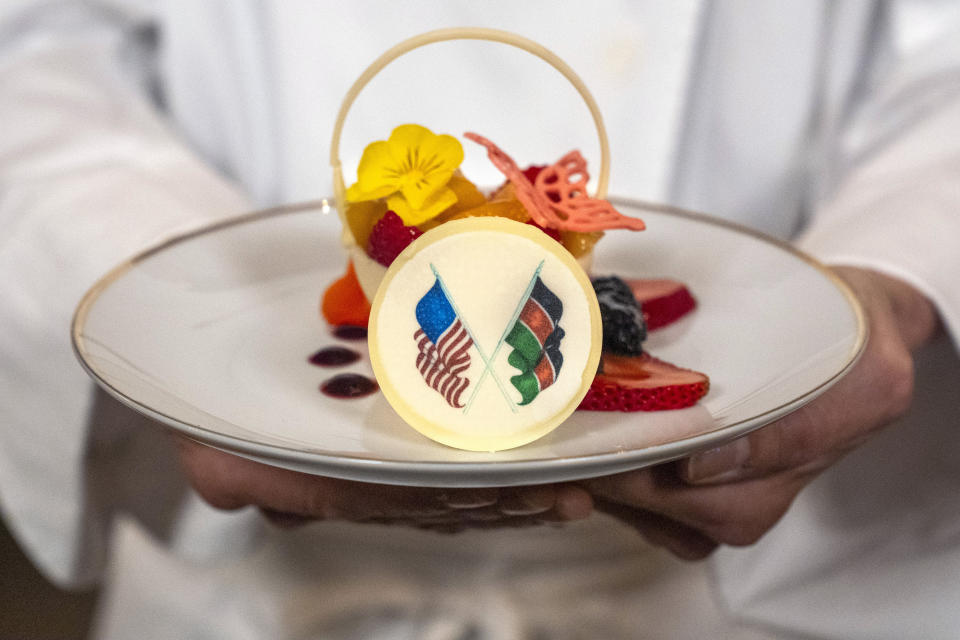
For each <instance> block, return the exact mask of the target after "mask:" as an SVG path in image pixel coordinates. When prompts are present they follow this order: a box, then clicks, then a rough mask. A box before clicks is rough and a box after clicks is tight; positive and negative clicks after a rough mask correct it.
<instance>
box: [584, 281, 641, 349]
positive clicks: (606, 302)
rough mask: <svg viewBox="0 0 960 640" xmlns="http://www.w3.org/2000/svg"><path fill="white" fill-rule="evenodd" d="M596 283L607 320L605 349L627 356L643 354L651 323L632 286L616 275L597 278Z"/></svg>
mask: <svg viewBox="0 0 960 640" xmlns="http://www.w3.org/2000/svg"><path fill="white" fill-rule="evenodd" d="M592 283H593V290H594V291H595V292H596V294H597V302H599V303H600V317H601V318H602V320H603V350H604V351H606V352H610V353H616V354H618V355H624V356H638V355H640V354H641V353H643V348H642V346H641V343H642V342H643V341H644V340H646V339H647V325H646V323H645V322H644V320H643V313H641V311H640V305H639V303H637V299H636V298H634V297H633V292H631V291H630V287H629V286H627V283H626V282H624V281H623V280H621V279H620V278H618V277H616V276H606V277H603V278H594V279H593V281H592Z"/></svg>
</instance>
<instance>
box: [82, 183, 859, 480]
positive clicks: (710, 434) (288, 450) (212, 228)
mask: <svg viewBox="0 0 960 640" xmlns="http://www.w3.org/2000/svg"><path fill="white" fill-rule="evenodd" d="M610 200H611V202H614V203H619V204H623V205H626V206H630V207H635V208H639V209H645V210H648V211H653V212H657V213H662V214H666V215H672V216H677V217H680V218H687V219H690V220H695V221H697V222H701V223H704V224H708V225H711V226H715V227H721V228H725V229H729V230H732V231H735V232H737V233H741V234H743V235H747V236H750V237H752V238H755V239H756V240H759V241H761V242H764V243H767V244H770V245H773V246H776V247H778V248H780V249H782V250H784V251H786V252H787V253H789V254H792V255H793V256H795V257H797V258H799V259H801V260H802V261H803V262H805V263H807V264H808V265H810V266H811V267H813V268H815V269H816V270H817V271H818V272H820V273H821V274H822V275H823V276H825V277H826V278H827V279H828V280H829V281H830V282H831V283H832V284H833V285H834V286H835V287H836V288H837V289H838V290H839V291H840V292H841V293H842V294H843V296H844V297H845V299H846V300H847V303H848V304H849V306H850V308H851V310H852V311H853V313H854V317H855V318H856V325H857V337H856V341H855V342H854V344H853V347H852V348H851V350H850V354H849V355H848V356H847V361H846V363H845V364H844V365H843V366H842V367H841V368H840V369H839V370H838V371H837V372H836V373H835V374H834V375H832V376H831V377H830V378H828V379H826V380H824V381H822V382H821V383H820V384H819V385H817V386H815V387H813V388H811V389H810V390H808V391H807V392H805V393H802V394H800V395H798V396H797V397H795V398H793V399H791V400H789V401H787V402H784V403H782V404H780V405H778V406H776V407H774V408H771V409H768V410H767V411H764V412H762V413H759V414H757V415H754V416H750V417H748V418H744V419H742V420H738V421H737V422H735V423H733V424H729V425H725V426H723V427H720V428H718V429H713V430H711V431H706V432H704V433H701V434H698V435H695V436H691V437H689V438H682V439H680V440H676V441H673V442H667V443H662V444H657V445H652V446H650V447H644V448H641V449H633V450H630V451H631V452H641V451H643V452H664V456H663V457H662V458H661V457H656V456H652V457H656V458H657V459H656V460H655V461H652V462H650V464H659V463H661V462H666V461H668V460H670V459H673V458H678V457H683V456H686V455H689V453H690V452H692V451H694V450H697V449H699V448H701V447H707V446H717V445H718V444H721V443H722V442H725V441H728V440H733V439H735V438H737V437H740V436H743V435H745V434H746V433H749V432H750V431H753V430H754V429H757V428H760V427H762V426H764V425H766V424H769V422H770V421H772V419H776V417H779V416H780V415H781V414H783V413H784V412H785V411H786V410H788V409H789V408H791V407H792V408H793V409H794V410H795V409H798V408H800V407H801V406H803V405H804V404H805V403H806V402H807V401H809V400H812V399H814V398H816V397H817V396H818V395H820V393H822V392H823V391H824V390H826V389H827V388H829V387H830V386H832V385H833V384H834V383H835V382H837V381H838V380H839V379H840V378H842V377H843V376H844V375H846V373H847V372H849V371H850V369H851V368H853V366H854V365H855V364H856V362H857V360H859V358H860V356H861V354H862V353H863V350H864V347H865V345H866V342H867V338H868V333H869V331H868V326H867V323H866V316H865V314H864V311H863V307H862V306H861V304H860V301H859V300H858V299H857V297H856V295H855V294H854V293H853V290H852V289H850V287H849V286H848V285H847V283H846V282H844V281H843V280H842V279H841V278H840V277H839V276H838V275H836V274H835V273H833V272H832V271H831V270H830V269H829V268H828V267H827V266H826V265H824V264H823V263H821V262H820V261H819V260H817V259H816V258H814V257H812V256H810V255H808V254H806V253H804V252H803V251H800V250H799V249H797V248H796V247H793V246H792V245H790V244H788V243H787V242H785V241H783V240H779V239H777V238H774V237H771V236H768V235H766V234H764V233H762V232H760V231H756V230H755V229H751V228H749V227H745V226H743V225H741V224H738V223H735V222H730V221H728V220H721V219H719V218H715V217H712V216H710V215H707V214H704V213H698V212H695V211H690V210H687V209H681V208H679V207H673V206H669V205H661V204H655V203H649V202H644V201H642V200H635V199H631V198H610ZM328 210H329V200H328V199H323V200H317V201H312V202H305V203H302V204H297V205H290V206H282V207H275V208H271V209H265V210H261V211H254V212H251V213H247V214H243V215H240V216H237V217H234V218H229V219H226V220H222V221H219V222H216V223H214V224H211V225H207V226H204V227H200V228H197V229H194V230H192V231H188V232H185V233H181V234H177V235H174V236H172V237H170V238H168V239H166V240H163V241H161V242H159V243H157V244H155V245H153V246H152V247H150V248H148V249H145V250H143V251H141V252H139V253H137V254H135V255H134V256H132V257H130V258H128V259H127V260H125V261H123V262H121V263H120V264H118V265H117V266H116V267H114V268H113V269H111V270H110V271H108V272H107V273H106V274H105V275H104V276H102V277H101V278H100V279H99V280H97V281H96V282H95V283H94V284H93V286H91V287H90V289H89V290H88V291H87V292H86V294H84V296H83V298H82V299H81V300H80V302H79V304H78V305H77V309H76V311H75V312H74V316H73V321H72V323H71V331H70V335H71V343H72V347H73V351H74V353H75V354H76V356H77V359H78V360H79V361H80V364H81V366H82V367H83V368H84V370H85V371H86V372H87V373H88V374H89V375H90V376H91V377H92V378H93V379H94V380H95V381H96V382H97V384H98V385H100V387H102V388H103V389H104V390H105V391H106V392H107V393H109V394H110V395H111V396H113V397H114V398H116V399H117V400H118V401H120V402H121V403H123V404H125V405H127V406H128V407H130V408H132V409H134V410H137V411H139V412H141V413H144V414H146V415H147V416H148V417H150V418H153V419H155V420H157V421H159V422H161V423H163V424H165V425H166V426H168V427H170V428H173V429H176V430H178V431H180V432H181V433H182V432H184V431H186V435H188V436H190V437H191V438H194V439H195V440H198V441H200V442H204V443H206V444H210V445H213V446H219V447H223V448H224V449H227V450H229V451H232V452H235V453H240V454H249V455H253V456H259V457H261V458H264V457H269V458H270V459H274V460H277V461H280V462H289V463H301V464H302V463H313V464H316V463H317V462H322V463H323V464H324V465H325V466H326V467H327V468H344V467H349V468H351V469H354V468H355V467H356V465H364V464H366V465H374V466H376V467H378V468H380V469H384V470H396V471H400V468H404V469H406V468H408V467H409V466H410V465H418V466H419V467H420V468H421V471H422V472H424V473H427V472H429V471H430V470H437V471H439V470H443V469H449V468H454V467H456V468H461V469H464V470H471V469H477V470H485V469H489V468H490V467H491V466H492V465H495V466H497V467H501V468H505V467H509V468H511V469H515V470H516V472H517V473H522V469H520V468H521V467H524V466H526V465H531V464H538V465H542V464H547V465H550V466H564V465H565V464H566V463H571V462H576V461H589V462H594V463H596V464H602V463H603V462H605V461H608V460H611V459H614V458H617V459H621V460H623V457H624V456H625V455H628V452H625V451H610V452H605V453H591V454H584V455H578V456H566V457H555V458H530V459H526V460H504V461H468V462H455V461H448V462H444V461H401V460H383V459H381V458H371V457H368V456H359V455H355V454H346V453H337V452H333V451H330V452H322V453H321V452H316V451H307V450H305V449H303V448H297V447H288V446H284V445H280V444H264V443H262V442H259V441H256V440H250V439H247V438H242V437H239V436H231V435H225V434H222V433H220V432H217V431H213V430H210V429H208V428H206V427H202V426H200V425H195V424H190V423H187V422H183V421H182V420H180V419H178V418H174V417H173V416H169V415H167V414H164V413H161V412H159V411H155V410H153V409H152V408H150V407H148V406H146V405H144V404H141V403H140V402H138V401H137V400H135V399H134V398H131V397H129V396H127V395H126V394H124V393H123V392H122V391H120V390H119V389H117V388H115V387H113V386H112V385H111V384H110V383H109V382H107V381H106V380H105V379H104V378H102V377H101V376H100V374H99V373H98V372H97V371H96V370H95V369H94V368H93V366H92V365H91V364H90V363H89V362H88V361H87V360H86V358H85V355H84V349H83V345H82V342H83V337H82V333H83V327H84V325H85V322H86V318H87V316H88V315H89V312H90V309H91V308H92V306H93V305H94V304H95V303H96V301H97V299H98V298H99V296H100V294H101V293H102V292H103V291H104V290H105V289H107V288H108V287H109V286H110V285H112V284H113V283H114V282H116V281H117V280H119V279H120V278H121V277H122V276H123V275H124V274H126V273H127V272H128V271H129V270H130V269H131V268H133V267H134V266H136V265H137V264H138V263H140V262H142V261H144V260H146V259H148V258H150V257H151V256H153V255H154V254H157V253H159V252H161V251H164V250H165V249H168V248H170V247H172V246H174V245H176V244H180V243H182V242H186V241H189V240H192V239H194V238H197V237H200V236H203V235H207V234H209V233H214V232H217V231H220V230H222V229H226V228H230V227H235V226H240V225H243V224H247V223H251V222H258V221H261V220H264V219H267V218H271V217H275V216H281V215H287V214H294V213H305V212H309V211H318V212H319V211H324V212H326V211H328ZM318 295H319V293H318ZM769 416H774V418H772V419H771V420H766V418H767V417H769ZM744 425H751V426H750V428H747V429H744V428H743V427H744ZM738 427H739V429H738ZM720 432H722V433H724V434H726V435H727V437H723V438H721V437H718V434H719V433H720ZM680 449H682V450H681V451H677V452H675V453H674V454H671V453H670V451H671V450H680ZM271 453H272V454H276V455H273V456H268V455H267V454H271ZM641 466H645V465H642V464H641ZM638 468H639V467H638ZM408 475H414V474H408ZM394 484H396V483H394Z"/></svg>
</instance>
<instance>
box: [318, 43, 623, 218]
mask: <svg viewBox="0 0 960 640" xmlns="http://www.w3.org/2000/svg"><path fill="white" fill-rule="evenodd" d="M447 40H487V41H490V42H501V43H503V44H507V45H510V46H513V47H517V48H518V49H523V50H524V51H527V52H528V53H531V54H533V55H535V56H537V57H538V58H541V59H542V60H544V61H545V62H547V63H549V64H550V65H551V66H552V67H553V68H554V69H556V70H557V71H559V72H560V73H562V74H563V76H564V77H565V78H566V79H567V80H568V81H569V82H570V84H572V85H573V87H574V88H575V89H576V90H577V92H578V93H579V94H580V97H581V98H583V101H584V102H585V103H586V104H587V108H588V109H589V110H590V115H591V116H592V117H593V123H594V125H595V126H596V128H597V136H598V137H599V139H600V172H599V173H598V174H597V192H596V197H598V198H604V197H606V195H607V184H608V182H609V179H610V143H609V141H608V140H607V131H606V129H605V128H604V126H603V117H602V116H601V115H600V109H599V107H597V102H596V100H594V99H593V96H592V95H591V94H590V91H589V90H588V89H587V87H586V85H585V84H584V83H583V80H581V79H580V76H578V75H577V74H576V72H574V70H573V69H571V68H570V65H568V64H567V63H566V62H564V61H563V60H562V59H560V57H559V56H557V54H555V53H553V52H552V51H550V50H549V49H547V48H546V47H543V46H542V45H540V44H537V43H536V42H534V41H533V40H530V39H528V38H524V37H523V36H519V35H517V34H515V33H510V32H509V31H500V30H498V29H484V28H480V27H454V28H450V29H437V30H436V31H428V32H426V33H421V34H420V35H418V36H414V37H412V38H410V39H408V40H404V41H403V42H400V43H399V44H396V45H394V46H393V47H391V48H390V49H388V50H387V51H386V52H384V53H383V54H382V55H381V56H380V57H379V58H377V59H376V60H374V61H373V63H372V64H371V65H370V66H369V67H367V68H366V70H365V71H364V72H363V73H361V74H360V77H358V78H357V79H356V81H355V82H354V83H353V85H352V86H351V87H350V90H349V91H347V94H346V95H345V96H344V98H343V102H342V103H341V104H340V111H339V112H338V113H337V120H336V123H335V124H334V127H333V139H332V140H331V141H330V166H331V167H333V188H334V196H335V197H336V202H337V211H338V212H339V213H340V216H341V219H343V216H344V215H345V213H344V211H345V208H346V198H345V197H344V196H345V193H346V186H345V185H344V183H343V171H342V169H341V165H340V134H341V133H342V132H343V124H344V121H345V120H346V118H347V113H348V112H349V111H350V107H351V106H353V103H354V101H355V100H356V99H357V96H358V95H359V94H360V91H362V90H363V88H364V87H365V86H366V85H367V83H369V82H370V81H371V80H372V79H373V77H374V76H375V75H377V74H378V73H380V71H382V70H383V68H384V67H386V66H387V65H388V64H390V63H391V62H393V61H394V60H395V59H396V58H399V57H400V56H402V55H403V54H405V53H408V52H410V51H413V50H414V49H418V48H420V47H422V46H424V45H428V44H433V43H435V42H444V41H447ZM343 221H344V229H349V227H348V226H347V225H346V220H343Z"/></svg>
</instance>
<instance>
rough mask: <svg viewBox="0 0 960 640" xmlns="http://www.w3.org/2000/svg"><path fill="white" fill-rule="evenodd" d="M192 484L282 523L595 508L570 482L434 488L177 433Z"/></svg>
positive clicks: (429, 521) (467, 518) (458, 526)
mask: <svg viewBox="0 0 960 640" xmlns="http://www.w3.org/2000/svg"><path fill="white" fill-rule="evenodd" d="M176 442H177V448H178V451H179V456H180V461H181V463H182V466H183V469H184V471H185V472H186V474H187V477H188V479H189V480H190V484H191V485H193V487H194V489H196V491H197V492H198V493H199V494H200V496H201V497H202V498H203V499H204V500H206V501H207V502H208V503H209V504H211V505H212V506H214V507H216V508H218V509H239V508H241V507H246V506H248V505H253V506H256V507H259V508H260V510H261V511H262V512H263V514H264V515H265V516H266V517H267V518H268V519H269V520H270V521H272V522H273V523H274V524H277V525H278V526H283V527H289V526H295V525H299V524H304V523H307V522H310V521H314V520H342V521H351V522H366V523H377V524H394V525H405V526H410V527H416V528H420V529H431V530H436V531H441V532H445V533H455V532H457V531H461V530H464V529H469V528H483V529H490V528H499V527H523V526H531V525H535V524H540V523H545V522H563V521H570V520H580V519H583V518H586V517H587V516H589V515H590V513H591V511H592V502H591V500H590V497H589V495H587V493H586V492H585V491H584V490H583V489H581V488H579V487H576V486H572V485H544V486H537V487H517V488H499V489H498V488H481V489H431V488H422V487H401V486H393V485H380V484H369V483H364V482H352V481H349V480H338V479H336V478H327V477H322V476H314V475H310V474H306V473H298V472H296V471H289V470H287V469H280V468H278V467H271V466H268V465H265V464H260V463H258V462H254V461H252V460H247V459H246V458H240V457H238V456H234V455H231V454H228V453H224V452H222V451H219V450H217V449H213V448H211V447H208V446H206V445H203V444H199V443H197V442H194V441H193V440H189V439H187V438H184V437H182V436H176Z"/></svg>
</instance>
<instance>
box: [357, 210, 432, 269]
mask: <svg viewBox="0 0 960 640" xmlns="http://www.w3.org/2000/svg"><path fill="white" fill-rule="evenodd" d="M422 234H423V231H421V230H420V229H418V228H417V227H408V226H406V225H404V224H403V220H402V219H401V218H400V216H398V215H397V214H396V213H394V212H393V211H389V210H388V211H387V212H386V213H385V214H384V215H383V217H382V218H380V220H378V221H377V224H375V225H373V230H372V231H371V232H370V239H369V240H368V241H367V255H368V256H370V257H371V258H373V259H374V260H376V261H377V262H379V263H380V264H382V265H383V266H385V267H389V266H390V265H391V263H393V261H394V260H396V259H397V256H398V255H400V252H401V251H403V250H404V249H406V248H407V247H408V246H409V245H410V243H411V242H413V241H414V240H416V239H417V238H419V237H420V236H421V235H422Z"/></svg>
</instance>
